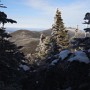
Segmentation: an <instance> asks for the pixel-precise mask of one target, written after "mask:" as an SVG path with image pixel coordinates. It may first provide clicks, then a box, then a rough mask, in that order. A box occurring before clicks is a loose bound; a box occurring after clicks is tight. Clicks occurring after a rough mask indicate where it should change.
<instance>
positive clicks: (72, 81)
mask: <svg viewBox="0 0 90 90" xmlns="http://www.w3.org/2000/svg"><path fill="white" fill-rule="evenodd" d="M0 8H7V7H6V6H4V5H3V4H0ZM7 23H11V24H13V23H17V21H15V20H13V19H9V18H8V16H7V14H6V13H5V12H3V11H0V90H90V37H89V36H88V35H87V34H90V28H89V25H90V13H88V12H87V13H86V14H85V17H84V23H83V24H86V25H87V27H86V28H85V29H84V31H85V37H83V38H78V37H77V31H78V30H79V29H78V28H76V30H75V35H74V36H73V37H72V38H70V36H69V34H68V30H67V29H66V27H65V26H64V23H63V19H62V17H61V11H59V9H57V10H56V14H55V17H54V23H53V24H52V27H51V34H50V35H48V36H46V35H44V33H42V34H41V35H40V39H39V44H38V46H37V48H36V51H35V53H33V54H32V53H30V54H28V55H25V54H24V53H23V52H21V48H23V45H22V46H17V45H16V44H15V42H11V41H10V38H12V36H11V34H9V33H7V32H6V28H5V24H7ZM37 37H38V36H37Z"/></svg>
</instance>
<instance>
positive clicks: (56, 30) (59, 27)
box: [51, 9, 69, 52]
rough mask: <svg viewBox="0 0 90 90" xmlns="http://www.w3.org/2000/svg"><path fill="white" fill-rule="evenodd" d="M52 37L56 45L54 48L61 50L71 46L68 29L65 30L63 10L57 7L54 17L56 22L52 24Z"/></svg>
mask: <svg viewBox="0 0 90 90" xmlns="http://www.w3.org/2000/svg"><path fill="white" fill-rule="evenodd" d="M51 35H52V38H53V42H54V45H55V48H54V50H55V51H57V52H58V51H60V50H62V49H67V48H68V46H69V41H68V34H67V30H65V27H64V23H63V19H62V18H61V12H60V11H59V10H58V9H57V11H56V15H55V17H54V24H53V25H52V34H51Z"/></svg>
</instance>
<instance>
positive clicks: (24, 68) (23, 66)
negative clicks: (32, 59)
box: [19, 64, 30, 71]
mask: <svg viewBox="0 0 90 90" xmlns="http://www.w3.org/2000/svg"><path fill="white" fill-rule="evenodd" d="M19 67H20V68H23V70H24V71H27V70H30V68H29V67H28V66H27V65H23V64H21V65H19Z"/></svg>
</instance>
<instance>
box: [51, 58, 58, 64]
mask: <svg viewBox="0 0 90 90" xmlns="http://www.w3.org/2000/svg"><path fill="white" fill-rule="evenodd" d="M58 61H59V59H55V60H53V61H52V62H51V64H50V65H55V64H56V63H57V62H58Z"/></svg>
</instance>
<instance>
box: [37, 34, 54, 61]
mask: <svg viewBox="0 0 90 90" xmlns="http://www.w3.org/2000/svg"><path fill="white" fill-rule="evenodd" d="M37 51H38V53H37V54H38V57H39V58H41V59H46V58H47V57H50V56H51V55H52V54H51V53H52V52H53V45H52V38H51V37H50V36H45V35H43V34H41V36H40V42H39V45H38V47H37Z"/></svg>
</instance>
